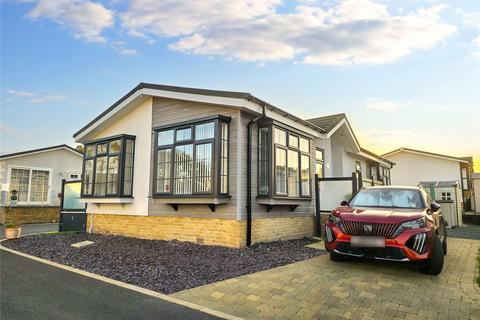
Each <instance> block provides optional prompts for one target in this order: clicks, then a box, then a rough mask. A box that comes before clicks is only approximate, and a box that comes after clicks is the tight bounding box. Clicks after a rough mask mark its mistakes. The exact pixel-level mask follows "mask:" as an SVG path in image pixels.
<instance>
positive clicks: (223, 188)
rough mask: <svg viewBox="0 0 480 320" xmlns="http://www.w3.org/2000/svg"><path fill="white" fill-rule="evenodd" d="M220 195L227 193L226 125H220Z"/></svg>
mask: <svg viewBox="0 0 480 320" xmlns="http://www.w3.org/2000/svg"><path fill="white" fill-rule="evenodd" d="M221 129H222V131H221V139H220V145H221V148H222V150H221V154H220V193H228V124H227V123H225V122H222V123H221Z"/></svg>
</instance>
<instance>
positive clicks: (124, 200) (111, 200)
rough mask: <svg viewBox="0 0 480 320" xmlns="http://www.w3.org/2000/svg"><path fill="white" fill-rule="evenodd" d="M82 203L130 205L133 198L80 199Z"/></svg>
mask: <svg viewBox="0 0 480 320" xmlns="http://www.w3.org/2000/svg"><path fill="white" fill-rule="evenodd" d="M80 202H82V203H132V202H133V197H128V198H87V197H85V198H80Z"/></svg>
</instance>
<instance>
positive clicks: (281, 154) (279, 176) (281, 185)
mask: <svg viewBox="0 0 480 320" xmlns="http://www.w3.org/2000/svg"><path fill="white" fill-rule="evenodd" d="M275 192H276V193H277V194H285V195H286V194H287V151H286V150H284V149H280V148H275Z"/></svg>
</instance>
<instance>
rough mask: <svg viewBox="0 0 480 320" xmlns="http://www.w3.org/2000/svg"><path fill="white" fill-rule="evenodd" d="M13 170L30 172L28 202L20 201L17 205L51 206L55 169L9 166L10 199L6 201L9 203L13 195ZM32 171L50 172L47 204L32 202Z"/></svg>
mask: <svg viewBox="0 0 480 320" xmlns="http://www.w3.org/2000/svg"><path fill="white" fill-rule="evenodd" d="M12 169H20V170H29V175H28V191H27V201H19V200H17V205H44V204H48V205H50V202H51V200H52V199H51V198H52V195H51V193H52V179H53V169H52V168H40V167H29V166H17V165H9V166H8V175H7V184H8V189H9V191H8V198H7V199H6V200H7V202H9V201H10V195H11V191H12V190H11V181H12ZM32 171H48V190H47V200H46V201H45V202H42V201H30V195H31V189H32Z"/></svg>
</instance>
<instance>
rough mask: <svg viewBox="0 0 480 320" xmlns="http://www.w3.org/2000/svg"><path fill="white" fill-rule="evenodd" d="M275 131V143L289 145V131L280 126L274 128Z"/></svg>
mask: <svg viewBox="0 0 480 320" xmlns="http://www.w3.org/2000/svg"><path fill="white" fill-rule="evenodd" d="M273 132H274V137H275V140H274V141H275V143H278V144H281V145H284V146H286V145H287V133H286V132H285V131H283V130H280V129H278V128H274V129H273Z"/></svg>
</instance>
